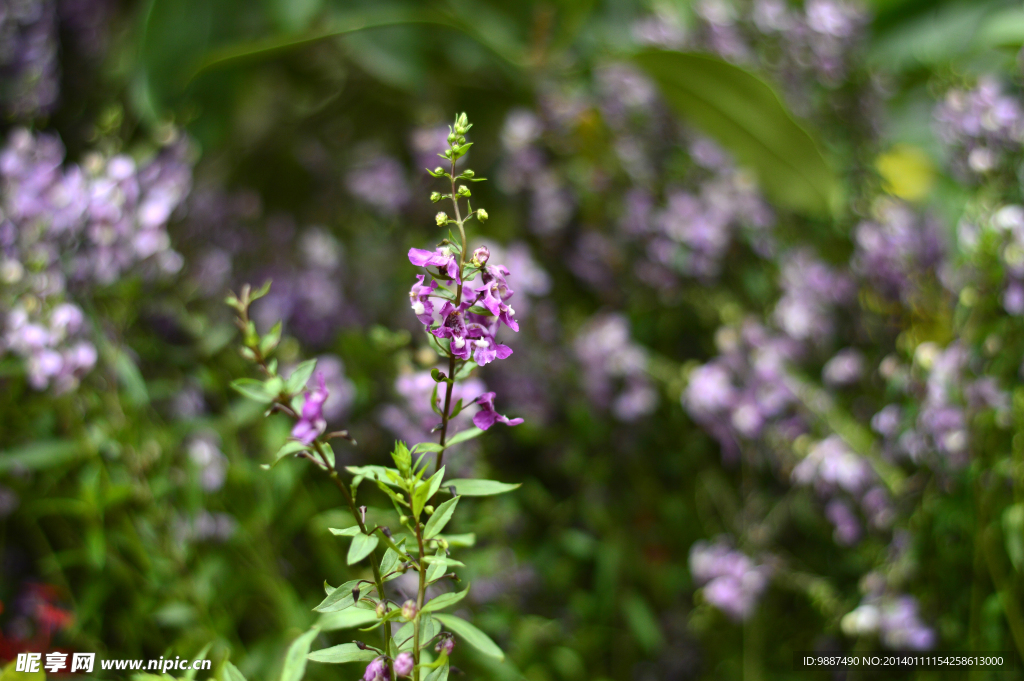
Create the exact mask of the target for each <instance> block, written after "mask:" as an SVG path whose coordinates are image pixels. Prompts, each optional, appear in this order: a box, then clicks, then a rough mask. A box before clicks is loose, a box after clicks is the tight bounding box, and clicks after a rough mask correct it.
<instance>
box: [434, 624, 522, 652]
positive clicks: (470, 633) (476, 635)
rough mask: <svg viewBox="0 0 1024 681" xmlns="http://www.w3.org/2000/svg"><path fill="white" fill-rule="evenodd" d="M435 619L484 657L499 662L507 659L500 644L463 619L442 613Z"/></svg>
mask: <svg viewBox="0 0 1024 681" xmlns="http://www.w3.org/2000/svg"><path fill="white" fill-rule="evenodd" d="M433 617H434V619H436V620H438V621H439V622H441V624H443V625H444V626H445V627H446V628H448V629H450V630H451V631H452V633H454V634H455V635H456V636H458V637H459V638H460V640H463V641H465V642H466V643H468V644H469V645H471V646H473V647H474V648H476V649H477V650H479V651H480V652H481V653H483V654H484V655H488V656H490V657H495V658H497V659H499V660H504V659H505V653H503V652H501V648H499V647H498V644H496V643H495V642H494V641H492V640H491V638H490V637H489V636H488V635H487V634H485V633H484V632H482V631H480V630H479V629H477V628H476V627H474V626H473V625H472V624H470V623H469V622H467V621H466V620H464V619H462V618H461V617H456V616H455V615H445V614H441V613H437V614H435V615H434V616H433Z"/></svg>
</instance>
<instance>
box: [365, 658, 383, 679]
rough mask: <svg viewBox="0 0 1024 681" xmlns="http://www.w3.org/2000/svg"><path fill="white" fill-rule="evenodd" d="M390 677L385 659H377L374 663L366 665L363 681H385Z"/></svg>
mask: <svg viewBox="0 0 1024 681" xmlns="http://www.w3.org/2000/svg"><path fill="white" fill-rule="evenodd" d="M388 676H389V670H388V665H387V663H386V662H385V661H384V658H383V657H378V658H376V659H375V660H374V661H373V662H371V663H370V664H368V665H366V671H365V672H363V681H385V680H386V679H387V678H388Z"/></svg>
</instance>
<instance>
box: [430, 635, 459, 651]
mask: <svg viewBox="0 0 1024 681" xmlns="http://www.w3.org/2000/svg"><path fill="white" fill-rule="evenodd" d="M453 650H455V637H454V636H447V637H445V638H442V639H441V640H440V641H438V642H437V645H436V646H434V652H435V653H440V652H443V653H445V654H446V655H451V654H452V651H453Z"/></svg>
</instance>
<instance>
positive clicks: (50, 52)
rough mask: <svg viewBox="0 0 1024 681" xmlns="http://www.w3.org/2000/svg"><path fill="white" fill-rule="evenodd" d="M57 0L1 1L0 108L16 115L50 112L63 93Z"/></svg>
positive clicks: (25, 115) (29, 115) (27, 115)
mask: <svg viewBox="0 0 1024 681" xmlns="http://www.w3.org/2000/svg"><path fill="white" fill-rule="evenodd" d="M57 29H58V21H57V3H56V1H55V0H3V1H2V2H0V110H2V111H3V112H4V113H6V114H8V115H9V116H11V117H13V118H17V119H26V118H34V117H36V116H40V115H45V114H47V113H50V112H51V111H52V110H53V108H54V107H55V106H56V104H57V98H58V96H59V95H60V76H61V72H60V60H59V54H58V53H59V49H60V43H59V40H58V33H57Z"/></svg>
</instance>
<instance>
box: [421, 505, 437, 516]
mask: <svg viewBox="0 0 1024 681" xmlns="http://www.w3.org/2000/svg"><path fill="white" fill-rule="evenodd" d="M423 510H424V511H425V512H426V514H427V515H434V507H433V506H424V507H423Z"/></svg>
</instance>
